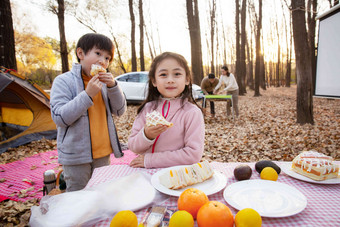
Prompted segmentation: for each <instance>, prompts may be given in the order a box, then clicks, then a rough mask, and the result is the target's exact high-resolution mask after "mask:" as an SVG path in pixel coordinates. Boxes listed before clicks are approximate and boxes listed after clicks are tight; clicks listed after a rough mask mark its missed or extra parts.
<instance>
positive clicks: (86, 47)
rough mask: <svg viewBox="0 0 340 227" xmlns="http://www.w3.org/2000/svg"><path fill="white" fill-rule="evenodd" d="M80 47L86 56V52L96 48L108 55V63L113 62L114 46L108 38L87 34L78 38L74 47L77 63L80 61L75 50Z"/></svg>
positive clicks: (96, 34)
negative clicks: (106, 52)
mask: <svg viewBox="0 0 340 227" xmlns="http://www.w3.org/2000/svg"><path fill="white" fill-rule="evenodd" d="M78 47H80V48H81V49H82V50H83V51H84V53H85V54H86V53H87V52H88V51H90V50H92V48H94V47H96V48H98V49H100V50H106V51H108V52H109V53H110V56H111V59H110V62H111V61H112V60H113V53H114V46H113V43H112V41H111V39H109V38H108V37H106V36H105V35H102V34H98V33H87V34H85V35H83V36H82V37H80V39H79V40H78V43H77V46H76V56H77V60H78V62H80V59H79V58H78V55H77V49H78Z"/></svg>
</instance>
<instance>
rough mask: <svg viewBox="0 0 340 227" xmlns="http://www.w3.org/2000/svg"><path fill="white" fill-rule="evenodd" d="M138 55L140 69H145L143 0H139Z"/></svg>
mask: <svg viewBox="0 0 340 227" xmlns="http://www.w3.org/2000/svg"><path fill="white" fill-rule="evenodd" d="M139 34H140V39H139V55H140V70H141V71H145V62H144V15H143V1H142V0H139Z"/></svg>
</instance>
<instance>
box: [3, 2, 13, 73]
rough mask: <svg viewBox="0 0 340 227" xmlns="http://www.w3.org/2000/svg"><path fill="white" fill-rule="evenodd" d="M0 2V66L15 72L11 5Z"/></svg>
mask: <svg viewBox="0 0 340 227" xmlns="http://www.w3.org/2000/svg"><path fill="white" fill-rule="evenodd" d="M0 2H1V4H0V66H4V67H6V68H9V69H14V70H17V61H16V59H15V42H14V29H13V20H12V10H11V3H10V1H9V0H1V1H0Z"/></svg>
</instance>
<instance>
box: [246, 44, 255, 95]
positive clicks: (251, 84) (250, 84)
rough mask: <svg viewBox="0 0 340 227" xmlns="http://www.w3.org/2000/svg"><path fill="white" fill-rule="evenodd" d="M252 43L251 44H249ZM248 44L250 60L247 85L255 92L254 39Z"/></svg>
mask: <svg viewBox="0 0 340 227" xmlns="http://www.w3.org/2000/svg"><path fill="white" fill-rule="evenodd" d="M249 42H250V44H249ZM249 42H247V58H248V70H247V83H246V84H247V85H248V86H249V88H250V89H251V90H254V78H253V72H254V70H253V54H252V53H253V51H252V48H251V46H252V38H250V40H249Z"/></svg>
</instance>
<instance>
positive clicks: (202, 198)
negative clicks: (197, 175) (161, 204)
mask: <svg viewBox="0 0 340 227" xmlns="http://www.w3.org/2000/svg"><path fill="white" fill-rule="evenodd" d="M207 202H209V199H208V197H207V195H206V194H205V193H204V192H203V191H201V190H199V189H196V188H188V189H186V190H185V191H183V192H182V193H181V195H180V196H179V198H178V201H177V206H178V209H179V210H185V211H188V212H189V213H190V214H191V215H192V217H193V218H194V219H196V216H197V212H198V210H199V209H200V208H201V206H203V205H204V204H205V203H207Z"/></svg>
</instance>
